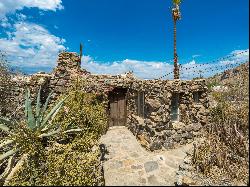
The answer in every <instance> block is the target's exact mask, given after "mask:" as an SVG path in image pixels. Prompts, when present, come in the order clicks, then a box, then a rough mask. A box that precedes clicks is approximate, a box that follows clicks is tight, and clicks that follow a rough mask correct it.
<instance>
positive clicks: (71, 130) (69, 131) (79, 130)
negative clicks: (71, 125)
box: [64, 129, 83, 133]
mask: <svg viewBox="0 0 250 187" xmlns="http://www.w3.org/2000/svg"><path fill="white" fill-rule="evenodd" d="M81 131H83V130H82V129H70V130H67V131H64V133H71V132H81Z"/></svg>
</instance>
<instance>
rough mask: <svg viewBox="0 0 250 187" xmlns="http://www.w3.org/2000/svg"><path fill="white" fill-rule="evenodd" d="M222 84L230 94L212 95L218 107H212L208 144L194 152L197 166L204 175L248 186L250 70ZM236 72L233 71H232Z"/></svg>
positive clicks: (206, 138) (201, 145)
mask: <svg viewBox="0 0 250 187" xmlns="http://www.w3.org/2000/svg"><path fill="white" fill-rule="evenodd" d="M238 69H240V71H239V73H238V74H237V75H235V76H232V77H229V78H228V79H227V80H223V81H221V82H220V84H221V85H223V86H227V87H228V90H227V91H226V92H211V94H212V96H213V99H214V100H215V101H216V102H217V106H215V107H213V108H211V110H210V112H211V115H210V123H209V125H208V126H207V128H206V132H205V141H204V142H203V143H200V144H199V145H197V146H196V147H195V149H194V155H193V164H194V165H195V166H196V168H197V170H198V171H199V172H201V173H202V174H203V175H205V176H207V177H209V178H211V179H213V181H215V182H216V181H217V182H218V181H221V180H224V179H227V180H229V181H231V182H232V183H234V184H237V183H238V184H239V182H240V184H247V183H248V175H249V171H248V169H249V130H248V128H249V125H248V123H249V99H248V97H249V71H248V68H245V66H242V67H240V68H238ZM232 72H233V71H232Z"/></svg>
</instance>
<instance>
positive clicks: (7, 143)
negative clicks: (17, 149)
mask: <svg viewBox="0 0 250 187" xmlns="http://www.w3.org/2000/svg"><path fill="white" fill-rule="evenodd" d="M13 142H14V141H13V140H6V141H4V142H3V143H1V144H0V148H2V147H3V146H6V145H9V144H11V143H13Z"/></svg>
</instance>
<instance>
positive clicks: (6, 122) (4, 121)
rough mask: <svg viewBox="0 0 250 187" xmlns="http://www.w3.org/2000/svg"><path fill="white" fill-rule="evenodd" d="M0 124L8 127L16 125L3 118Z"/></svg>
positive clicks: (0, 118) (0, 119)
mask: <svg viewBox="0 0 250 187" xmlns="http://www.w3.org/2000/svg"><path fill="white" fill-rule="evenodd" d="M0 124H6V125H10V126H13V125H14V123H13V122H11V121H10V120H8V119H6V118H3V117H0Z"/></svg>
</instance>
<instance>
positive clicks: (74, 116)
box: [53, 89, 107, 139]
mask: <svg viewBox="0 0 250 187" xmlns="http://www.w3.org/2000/svg"><path fill="white" fill-rule="evenodd" d="M67 95H68V98H67V100H66V101H65V104H64V107H63V110H61V111H59V113H58V115H57V116H56V118H55V119H54V121H53V123H54V124H60V127H61V128H62V129H63V130H64V131H67V130H68V129H71V128H77V129H82V130H81V131H80V132H79V134H78V136H84V135H87V134H91V135H92V136H95V139H98V138H99V137H100V136H101V135H102V134H103V133H105V131H106V130H107V115H106V105H105V102H103V99H102V97H101V95H100V94H95V93H85V92H83V91H81V90H79V89H72V90H71V91H69V92H68V93H67ZM62 97H63V96H62ZM63 136H64V138H70V137H71V136H70V135H69V136H68V135H66V136H65V135H63Z"/></svg>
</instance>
